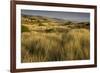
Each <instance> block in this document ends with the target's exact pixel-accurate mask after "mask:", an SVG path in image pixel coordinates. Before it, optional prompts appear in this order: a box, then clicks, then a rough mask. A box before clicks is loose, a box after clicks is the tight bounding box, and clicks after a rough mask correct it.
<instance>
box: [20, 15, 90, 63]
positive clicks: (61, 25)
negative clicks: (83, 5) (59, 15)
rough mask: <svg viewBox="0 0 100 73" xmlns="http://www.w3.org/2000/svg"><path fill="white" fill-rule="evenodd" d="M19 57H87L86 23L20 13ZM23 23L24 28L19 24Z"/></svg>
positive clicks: (39, 59) (29, 59)
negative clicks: (21, 14)
mask: <svg viewBox="0 0 100 73" xmlns="http://www.w3.org/2000/svg"><path fill="white" fill-rule="evenodd" d="M21 23H22V24H21V25H22V30H23V29H24V30H25V31H24V30H23V32H22V34H21V41H22V42H21V50H22V51H21V59H22V60H21V61H22V62H43V61H64V60H83V59H89V58H90V52H89V51H90V50H89V48H90V32H89V23H88V22H82V23H73V22H69V21H65V20H60V19H59V20H58V19H54V18H48V17H43V16H22V22H21ZM23 26H24V28H23Z"/></svg>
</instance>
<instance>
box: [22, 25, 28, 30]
mask: <svg viewBox="0 0 100 73" xmlns="http://www.w3.org/2000/svg"><path fill="white" fill-rule="evenodd" d="M21 32H29V29H28V27H26V26H24V25H21Z"/></svg>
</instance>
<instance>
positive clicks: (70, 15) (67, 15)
mask: <svg viewBox="0 0 100 73" xmlns="http://www.w3.org/2000/svg"><path fill="white" fill-rule="evenodd" d="M21 14H24V15H38V16H46V17H50V18H58V19H64V20H68V21H78V22H88V21H90V13H82V12H81V13H79V12H61V11H40V10H23V9H22V10H21Z"/></svg>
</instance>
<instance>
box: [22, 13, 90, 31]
mask: <svg viewBox="0 0 100 73" xmlns="http://www.w3.org/2000/svg"><path fill="white" fill-rule="evenodd" d="M21 25H22V27H23V28H24V29H23V30H24V31H26V30H27V28H28V29H29V30H34V31H35V30H36V31H44V30H47V31H48V30H49V31H51V30H53V31H67V30H68V29H75V28H86V29H90V23H89V22H72V21H68V20H63V19H58V18H50V17H45V16H38V15H34V16H33V15H32V16H30V15H22V16H21ZM25 27H26V28H25ZM27 31H28V30H27Z"/></svg>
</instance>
